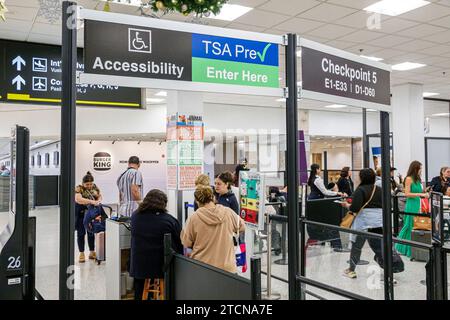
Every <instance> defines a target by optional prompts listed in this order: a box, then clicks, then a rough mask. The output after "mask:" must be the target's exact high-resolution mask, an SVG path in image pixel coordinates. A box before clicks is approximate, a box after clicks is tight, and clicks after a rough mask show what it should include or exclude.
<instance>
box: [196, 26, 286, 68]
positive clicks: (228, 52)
mask: <svg viewBox="0 0 450 320" xmlns="http://www.w3.org/2000/svg"><path fill="white" fill-rule="evenodd" d="M192 57H196V58H204V59H216V60H225V61H233V62H242V63H252V64H260V65H266V66H276V67H278V45H277V44H275V43H267V42H259V41H251V40H243V39H236V38H225V37H217V36H210V35H204V34H192Z"/></svg>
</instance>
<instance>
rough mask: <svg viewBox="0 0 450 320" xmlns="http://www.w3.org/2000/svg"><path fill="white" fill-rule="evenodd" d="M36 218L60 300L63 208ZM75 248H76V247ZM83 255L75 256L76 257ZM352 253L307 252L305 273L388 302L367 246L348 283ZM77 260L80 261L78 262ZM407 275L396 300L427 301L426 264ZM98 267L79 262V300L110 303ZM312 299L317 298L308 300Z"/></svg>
mask: <svg viewBox="0 0 450 320" xmlns="http://www.w3.org/2000/svg"><path fill="white" fill-rule="evenodd" d="M31 215H32V216H36V217H37V261H36V263H37V279H36V284H37V289H38V291H39V292H40V293H41V294H42V295H43V296H44V298H45V299H58V273H59V270H58V257H59V209H58V208H42V209H37V210H33V211H31ZM7 218H8V215H7V214H6V213H0V230H2V229H3V227H4V225H5V224H6V223H7ZM75 248H76V246H75ZM77 254H78V252H76V255H77ZM261 258H262V269H263V270H266V268H267V265H266V255H265V254H263V255H262V256H261ZM279 258H280V256H275V255H273V258H272V260H273V261H275V260H278V259H279ZM348 259H349V253H336V252H333V251H332V249H331V248H330V247H329V246H328V245H327V246H315V247H311V248H309V249H308V251H307V265H306V267H307V268H306V274H307V276H308V277H310V278H312V279H314V280H318V281H321V282H325V283H327V284H328V285H331V286H335V287H338V288H341V289H344V290H347V291H350V292H354V293H357V294H360V295H364V296H367V297H369V298H372V299H383V298H384V291H383V283H382V282H381V281H380V279H382V278H383V276H382V273H381V269H380V268H379V267H378V265H377V264H375V263H374V261H373V253H372V252H371V250H370V248H369V247H368V245H367V244H366V246H365V247H364V249H363V255H362V259H364V260H367V261H369V262H370V264H369V265H366V266H358V268H357V270H356V271H357V274H358V278H357V279H348V278H346V277H344V276H342V271H343V270H344V269H345V268H346V267H347V260H348ZM75 261H76V260H75ZM403 261H404V263H405V271H404V272H403V273H400V274H396V275H395V278H396V279H397V280H398V284H397V285H396V286H395V298H396V299H417V300H424V299H425V298H426V287H425V286H424V285H422V284H420V281H421V280H424V279H425V263H423V262H411V261H409V259H406V258H404V257H403ZM106 263H108V262H107V261H106V262H104V263H102V264H101V265H100V266H98V265H97V264H96V263H95V262H94V261H92V260H90V261H86V263H83V264H79V263H76V268H77V269H76V271H77V272H76V273H75V274H76V277H75V279H74V280H75V281H74V283H75V288H76V290H75V298H76V299H89V300H93V299H99V300H102V299H105V297H106V292H105V290H106V289H105V287H106V286H105V264H106ZM272 273H273V275H276V276H278V277H280V278H283V279H287V275H288V267H287V266H283V265H277V264H274V263H273V264H272ZM262 283H263V288H265V287H266V285H265V283H266V277H265V276H262ZM272 288H273V290H274V292H277V293H280V294H281V298H282V299H287V297H288V287H287V284H286V283H284V282H280V281H278V280H273V281H272ZM307 289H308V290H310V291H312V292H315V293H318V294H319V295H320V296H322V297H324V298H328V299H342V298H341V297H338V296H335V295H333V294H329V293H326V292H323V291H321V290H318V289H316V288H312V287H308V288H307ZM307 297H308V298H309V299H314V298H312V297H310V296H307Z"/></svg>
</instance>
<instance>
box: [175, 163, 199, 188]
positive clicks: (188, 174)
mask: <svg viewBox="0 0 450 320" xmlns="http://www.w3.org/2000/svg"><path fill="white" fill-rule="evenodd" d="M178 172H179V180H178V181H179V184H178V189H179V190H184V189H195V179H196V178H197V177H198V176H199V175H200V174H202V172H203V166H201V165H200V166H180V167H179V171H178Z"/></svg>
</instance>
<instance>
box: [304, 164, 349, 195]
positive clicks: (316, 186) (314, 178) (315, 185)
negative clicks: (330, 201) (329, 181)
mask: <svg viewBox="0 0 450 320" xmlns="http://www.w3.org/2000/svg"><path fill="white" fill-rule="evenodd" d="M308 186H309V187H310V189H311V193H310V194H309V196H308V200H314V199H323V198H325V197H337V196H341V197H346V196H347V195H346V194H345V193H342V192H336V191H331V190H328V189H327V188H326V187H325V184H324V182H323V179H322V178H321V177H320V166H319V165H318V164H315V163H314V164H312V165H311V173H310V175H309V179H308Z"/></svg>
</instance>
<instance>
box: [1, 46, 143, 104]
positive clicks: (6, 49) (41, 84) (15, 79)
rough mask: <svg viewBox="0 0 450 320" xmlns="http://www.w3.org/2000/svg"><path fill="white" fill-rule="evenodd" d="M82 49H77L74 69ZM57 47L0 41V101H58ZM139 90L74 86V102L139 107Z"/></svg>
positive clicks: (59, 83)
mask: <svg viewBox="0 0 450 320" xmlns="http://www.w3.org/2000/svg"><path fill="white" fill-rule="evenodd" d="M83 69H84V65H83V51H82V49H78V63H77V70H78V71H82V70H83ZM61 71H62V70H61V47H59V46H51V45H44V44H34V43H25V42H17V41H6V40H0V96H1V97H0V101H1V102H16V103H30V104H46V105H48V104H53V105H60V104H61V91H62V81H61V76H62V73H61ZM141 100H142V98H141V89H138V88H124V87H117V86H106V85H78V86H77V104H78V105H86V106H103V107H105V106H111V107H130V108H141V107H142V103H141Z"/></svg>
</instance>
